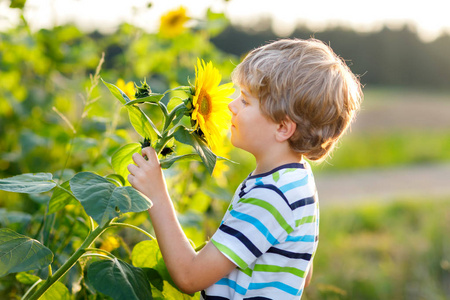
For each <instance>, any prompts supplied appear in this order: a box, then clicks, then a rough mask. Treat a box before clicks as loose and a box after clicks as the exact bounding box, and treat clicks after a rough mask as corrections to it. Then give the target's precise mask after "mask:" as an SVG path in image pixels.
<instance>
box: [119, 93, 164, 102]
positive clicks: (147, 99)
mask: <svg viewBox="0 0 450 300" xmlns="http://www.w3.org/2000/svg"><path fill="white" fill-rule="evenodd" d="M163 97H164V94H156V93H152V94H150V95H148V96H147V97H144V98H139V99H134V100H131V101H130V102H127V103H125V104H124V105H133V104H142V103H149V104H157V103H158V102H159V101H160V100H161V99H162V98H163Z"/></svg>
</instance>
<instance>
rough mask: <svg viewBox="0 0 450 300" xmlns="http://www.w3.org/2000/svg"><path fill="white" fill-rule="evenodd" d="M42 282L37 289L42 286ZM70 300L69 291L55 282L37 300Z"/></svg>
mask: <svg viewBox="0 0 450 300" xmlns="http://www.w3.org/2000/svg"><path fill="white" fill-rule="evenodd" d="M43 284H44V282H42V283H39V284H38V286H37V288H38V289H39V287H40V286H41V285H43ZM55 299H58V300H70V299H71V296H70V293H69V289H67V287H66V286H65V285H64V284H62V283H61V282H59V281H57V282H55V283H54V284H53V285H52V286H51V287H50V288H49V289H48V290H47V291H46V292H45V293H44V294H43V295H42V296H41V297H40V298H39V300H55Z"/></svg>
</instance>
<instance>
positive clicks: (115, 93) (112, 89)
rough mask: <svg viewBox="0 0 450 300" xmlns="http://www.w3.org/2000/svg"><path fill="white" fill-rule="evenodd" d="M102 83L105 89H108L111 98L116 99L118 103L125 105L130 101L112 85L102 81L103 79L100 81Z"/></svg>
mask: <svg viewBox="0 0 450 300" xmlns="http://www.w3.org/2000/svg"><path fill="white" fill-rule="evenodd" d="M102 82H103V83H104V84H105V85H106V87H107V88H108V89H109V91H110V92H111V94H113V96H114V97H116V98H117V99H118V100H119V101H120V103H122V104H126V103H127V102H130V101H131V100H130V98H128V96H127V95H126V94H125V93H124V92H123V91H122V90H121V89H119V88H118V87H117V86H115V85H114V84H112V83H108V82H106V81H104V80H103V79H102Z"/></svg>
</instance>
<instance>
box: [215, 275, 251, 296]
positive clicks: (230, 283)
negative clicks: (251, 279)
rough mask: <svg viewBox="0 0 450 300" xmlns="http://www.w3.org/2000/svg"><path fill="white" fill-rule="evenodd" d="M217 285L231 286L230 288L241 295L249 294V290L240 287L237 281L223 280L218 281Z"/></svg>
mask: <svg viewBox="0 0 450 300" xmlns="http://www.w3.org/2000/svg"><path fill="white" fill-rule="evenodd" d="M216 284H218V285H226V286H229V287H230V288H232V289H233V290H235V291H236V293H239V294H241V295H245V293H247V289H245V288H243V287H242V286H240V285H239V284H237V283H236V281H233V280H231V279H228V278H222V279H220V280H219V281H217V283H216Z"/></svg>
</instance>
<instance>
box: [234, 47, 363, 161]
mask: <svg viewBox="0 0 450 300" xmlns="http://www.w3.org/2000/svg"><path fill="white" fill-rule="evenodd" d="M232 77H233V81H234V82H235V84H237V85H239V86H244V87H246V88H247V89H248V90H249V92H250V93H251V94H252V95H253V96H255V97H257V98H259V101H260V109H261V111H262V113H263V115H265V116H266V117H269V118H270V119H272V120H273V121H274V122H276V123H281V122H282V121H284V120H286V119H290V120H292V121H293V122H295V123H296V124H297V128H296V130H295V132H294V134H293V135H292V137H291V138H290V139H289V145H290V147H291V149H293V150H294V151H295V152H298V153H301V154H302V155H304V156H305V157H306V158H308V159H310V160H320V159H323V158H324V157H325V156H326V155H327V154H328V153H329V152H330V151H331V150H332V149H333V147H334V145H335V144H336V142H337V141H338V139H339V138H340V137H341V136H342V134H343V133H344V132H345V131H346V129H347V128H348V126H349V124H350V123H351V121H352V119H353V118H354V115H355V113H356V111H357V110H358V109H359V106H360V102H361V99H362V92H361V85H360V83H359V80H358V78H357V77H356V76H355V75H354V74H353V73H352V72H351V71H350V69H349V68H348V66H347V65H346V64H345V62H344V61H343V60H342V59H341V58H340V57H338V56H337V55H336V54H335V53H334V52H333V50H332V49H331V48H330V47H329V46H328V45H326V44H324V43H323V42H321V41H319V40H316V39H309V40H300V39H282V40H278V41H275V42H273V43H270V44H267V45H265V46H262V47H259V48H257V49H254V50H253V51H251V52H250V53H249V54H248V55H247V56H246V57H245V59H244V60H243V61H242V63H240V64H239V65H238V66H237V67H236V69H235V70H234V71H233V75H232Z"/></svg>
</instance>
